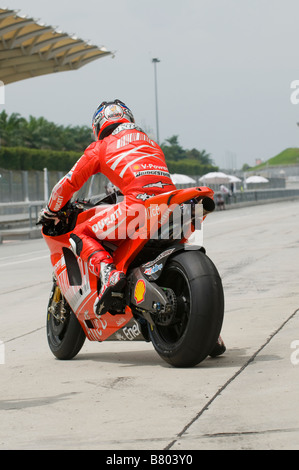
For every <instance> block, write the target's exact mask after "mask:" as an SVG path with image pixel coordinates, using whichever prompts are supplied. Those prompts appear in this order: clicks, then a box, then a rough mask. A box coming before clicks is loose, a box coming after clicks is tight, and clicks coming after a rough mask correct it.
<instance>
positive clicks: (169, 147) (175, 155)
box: [161, 135, 186, 162]
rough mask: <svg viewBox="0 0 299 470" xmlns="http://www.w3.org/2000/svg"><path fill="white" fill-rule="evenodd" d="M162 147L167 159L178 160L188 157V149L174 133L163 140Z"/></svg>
mask: <svg viewBox="0 0 299 470" xmlns="http://www.w3.org/2000/svg"><path fill="white" fill-rule="evenodd" d="M161 148H162V150H163V152H164V155H165V158H166V160H172V161H175V162H176V161H178V160H181V159H182V158H186V151H185V150H184V149H183V147H181V146H180V144H179V136H178V135H173V136H172V137H169V139H166V142H163V143H162V145H161Z"/></svg>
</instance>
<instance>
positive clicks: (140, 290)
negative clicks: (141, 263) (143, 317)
mask: <svg viewBox="0 0 299 470" xmlns="http://www.w3.org/2000/svg"><path fill="white" fill-rule="evenodd" d="M145 292H146V286H145V282H144V280H143V279H139V281H138V282H137V284H136V286H135V292H134V299H135V300H136V302H137V304H140V302H143V301H144V297H145Z"/></svg>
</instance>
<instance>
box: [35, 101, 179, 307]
mask: <svg viewBox="0 0 299 470" xmlns="http://www.w3.org/2000/svg"><path fill="white" fill-rule="evenodd" d="M92 128H93V132H94V136H95V139H96V140H95V142H93V143H92V144H91V145H89V147H87V149H86V150H85V151H84V154H83V155H82V156H81V158H80V159H79V160H78V161H77V163H76V164H75V165H74V166H73V168H72V169H71V170H70V171H69V173H67V174H66V175H65V176H64V177H63V178H62V179H61V180H60V181H59V182H58V183H57V184H56V185H55V186H54V188H53V190H52V193H51V196H50V199H49V202H48V205H47V207H46V208H44V209H42V211H41V214H40V220H45V219H46V220H47V219H54V220H55V221H56V220H57V212H58V211H59V210H61V209H62V208H63V207H64V206H65V204H66V203H67V202H68V201H69V200H70V199H71V197H72V196H73V194H74V193H75V192H76V191H78V190H79V189H80V188H81V187H82V186H83V184H84V183H85V182H86V181H87V180H88V178H89V177H91V176H92V175H94V174H96V173H102V174H103V175H104V176H106V177H107V178H108V179H109V180H110V182H111V183H112V184H113V185H114V186H116V187H118V188H119V189H120V191H121V192H122V194H123V195H124V196H125V198H124V201H122V202H120V203H118V204H116V205H114V206H112V207H111V208H110V209H105V210H102V211H101V212H99V213H97V214H96V215H95V216H93V217H92V218H91V219H89V220H88V221H86V222H85V223H84V224H81V225H79V226H77V227H76V229H75V230H74V231H73V233H72V234H71V236H70V244H71V247H72V249H73V251H74V252H75V254H76V255H77V256H80V257H81V259H82V260H83V261H86V262H87V263H88V268H89V270H90V271H91V272H92V273H94V274H95V275H96V276H98V277H99V278H100V280H101V288H100V292H99V294H98V297H97V299H96V301H95V304H94V311H95V313H96V315H102V314H104V313H106V312H107V311H108V310H109V301H110V300H111V293H112V292H121V291H122V290H123V288H124V286H125V283H126V276H125V274H124V273H123V272H122V271H118V270H117V269H116V267H115V265H114V263H113V258H112V257H111V255H110V254H109V253H108V252H107V251H106V250H105V249H104V247H103V246H102V244H101V240H109V238H111V237H112V238H113V240H117V238H118V236H119V235H118V234H119V233H120V232H119V230H120V229H121V228H122V229H126V228H127V227H128V225H129V223H130V222H131V220H132V219H133V213H132V214H130V211H129V210H128V209H129V208H130V207H131V206H132V205H133V204H136V203H139V204H143V205H144V202H145V200H146V199H147V198H149V197H151V196H154V195H157V194H161V193H164V192H167V191H171V190H174V189H176V187H175V186H174V184H173V182H172V180H171V178H170V175H169V171H168V168H167V165H166V161H165V157H164V154H163V152H162V150H161V148H160V147H159V145H158V144H157V143H156V142H154V141H153V140H152V139H151V138H150V137H148V135H147V134H146V133H145V132H143V130H142V129H141V128H140V127H138V126H137V125H136V124H135V119H134V116H133V114H132V112H131V110H130V109H129V108H128V107H127V106H126V105H125V104H124V103H123V102H122V101H120V100H118V99H116V100H114V101H108V102H107V101H103V102H102V103H101V104H100V105H99V106H98V107H97V109H96V111H95V113H94V115H93V118H92ZM134 216H135V214H134ZM122 233H124V232H123V231H122ZM125 233H126V231H125Z"/></svg>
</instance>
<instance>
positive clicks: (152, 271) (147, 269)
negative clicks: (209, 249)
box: [140, 243, 205, 281]
mask: <svg viewBox="0 0 299 470" xmlns="http://www.w3.org/2000/svg"><path fill="white" fill-rule="evenodd" d="M184 250H186V251H191V250H194V251H198V250H199V251H203V252H204V253H205V249H204V248H203V247H202V246H199V245H191V244H188V243H184V244H181V243H180V244H177V245H176V246H174V247H171V248H168V249H167V250H164V251H163V252H162V253H160V254H159V255H158V256H157V257H156V258H155V259H154V260H152V261H148V262H147V263H144V264H142V265H141V266H140V270H141V273H142V274H143V276H146V279H148V280H149V281H156V280H157V279H159V277H160V276H161V274H162V271H163V268H164V266H165V264H166V262H167V260H168V258H169V257H170V256H173V255H174V254H175V253H178V252H179V251H184Z"/></svg>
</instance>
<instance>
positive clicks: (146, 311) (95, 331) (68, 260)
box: [42, 187, 224, 367]
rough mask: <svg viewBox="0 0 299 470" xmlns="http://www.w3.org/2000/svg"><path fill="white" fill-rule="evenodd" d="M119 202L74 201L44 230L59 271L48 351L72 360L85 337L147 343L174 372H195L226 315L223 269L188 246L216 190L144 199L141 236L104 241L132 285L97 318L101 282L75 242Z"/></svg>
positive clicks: (55, 275)
mask: <svg viewBox="0 0 299 470" xmlns="http://www.w3.org/2000/svg"><path fill="white" fill-rule="evenodd" d="M116 201H117V195H116V193H114V194H110V195H108V196H107V195H105V196H104V197H102V198H101V199H100V200H98V201H94V202H93V201H92V200H89V201H87V200H78V201H75V202H70V203H68V204H67V206H65V208H63V210H61V211H60V212H59V214H58V215H59V219H60V221H59V223H58V224H56V225H54V222H53V221H51V222H50V223H49V224H48V225H45V224H43V228H42V235H43V237H44V239H45V241H46V243H47V245H48V247H49V250H50V253H51V263H52V265H53V270H54V273H53V287H52V291H51V295H50V300H49V304H48V309H47V337H48V343H49V347H50V349H51V351H52V353H53V354H54V355H55V356H56V357H57V358H58V359H72V358H73V357H75V356H76V355H77V354H78V353H79V351H80V349H81V348H82V346H83V344H84V341H85V339H86V338H88V339H89V340H90V341H99V342H102V341H106V340H129V341H132V340H142V341H147V342H152V344H153V347H154V349H155V350H156V351H157V353H158V354H159V355H160V356H161V357H162V358H163V359H164V360H165V361H166V362H167V363H169V364H171V365H173V366H175V367H191V366H195V365H196V364H199V363H200V362H201V361H203V360H204V359H205V358H206V357H207V356H208V355H209V354H211V352H212V350H213V348H214V347H215V344H216V343H217V339H218V337H219V335H220V330H221V327H222V322H223V314H224V295H223V288H222V282H221V278H220V276H219V274H218V271H217V269H216V267H215V266H214V264H213V263H212V261H211V260H210V259H209V258H208V256H207V255H206V253H205V249H204V248H203V246H200V245H194V244H192V243H191V242H190V240H191V239H192V236H193V235H194V228H196V224H197V219H196V217H197V214H198V208H200V209H201V214H202V220H203V219H204V218H205V217H206V215H207V214H208V213H209V212H212V211H213V210H214V208H215V204H214V201H213V191H212V190H211V189H209V188H206V187H199V188H188V189H183V190H174V191H170V192H168V193H164V194H161V195H157V196H153V197H151V198H150V199H147V200H146V201H144V208H145V210H146V214H147V218H146V220H145V223H144V226H143V227H142V228H141V229H142V234H143V236H138V237H135V238H127V239H124V240H122V241H121V243H119V242H118V243H115V244H114V243H113V240H112V241H111V240H109V242H108V241H101V243H102V244H103V246H104V247H105V249H106V250H107V251H108V252H110V253H111V255H112V256H113V259H114V263H115V265H116V267H117V269H118V270H121V271H123V272H125V273H126V277H127V283H126V287H125V290H124V292H123V293H114V294H115V299H113V302H112V304H111V308H109V312H107V313H105V314H103V315H101V316H97V315H96V314H95V313H94V311H93V305H94V302H95V299H96V297H97V294H98V292H99V289H100V280H99V278H97V277H96V276H95V275H93V274H92V273H91V272H90V271H89V270H88V267H87V263H85V262H83V261H82V260H81V258H79V257H77V256H76V255H75V254H74V253H73V251H72V250H71V245H70V242H69V237H70V234H71V233H72V230H74V228H75V226H76V225H77V224H81V223H84V221H86V220H87V219H89V218H91V217H92V216H93V215H95V214H96V213H97V212H98V211H99V210H103V209H105V207H107V205H109V204H115V203H116ZM173 207H176V208H179V212H180V213H181V214H182V217H181V219H180V218H178V217H175V218H174V217H173V212H174V211H173ZM186 213H188V214H189V218H188V217H187V218H186V217H185V214H186ZM157 214H158V217H156V221H155V223H156V226H155V225H154V224H153V219H154V215H157ZM183 215H184V217H183ZM178 219H179V220H178ZM182 220H183V222H182ZM186 220H188V224H189V227H188V230H189V232H188V230H187V231H186V230H185V227H184V223H185V224H186ZM149 221H151V223H150V224H149ZM184 221H185V222H184ZM178 222H179V223H178ZM165 227H166V229H167V236H165V234H164V232H163V230H165ZM190 227H191V232H193V233H191V232H190ZM199 229H200V227H199ZM187 232H188V235H187ZM190 234H191V237H190ZM112 296H113V293H112Z"/></svg>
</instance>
